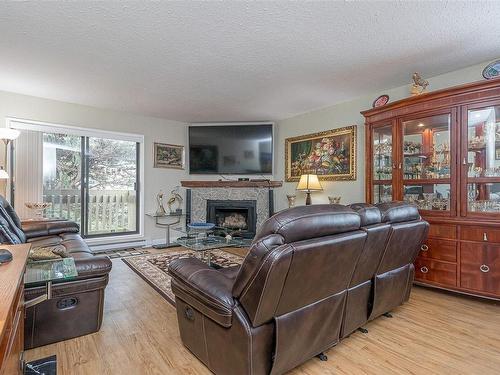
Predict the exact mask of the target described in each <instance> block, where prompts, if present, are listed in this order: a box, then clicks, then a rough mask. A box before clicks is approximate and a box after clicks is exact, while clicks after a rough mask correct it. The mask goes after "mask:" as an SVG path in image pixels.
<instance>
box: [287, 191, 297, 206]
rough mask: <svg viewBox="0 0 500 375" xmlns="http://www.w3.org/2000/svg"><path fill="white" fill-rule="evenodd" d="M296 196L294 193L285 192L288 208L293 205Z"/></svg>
mask: <svg viewBox="0 0 500 375" xmlns="http://www.w3.org/2000/svg"><path fill="white" fill-rule="evenodd" d="M296 198H297V196H296V195H295V194H287V195H286V199H288V208H292V207H295V199H296Z"/></svg>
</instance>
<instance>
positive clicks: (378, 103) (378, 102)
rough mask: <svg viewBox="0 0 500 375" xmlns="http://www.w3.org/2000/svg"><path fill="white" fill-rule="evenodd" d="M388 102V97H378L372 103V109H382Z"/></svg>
mask: <svg viewBox="0 0 500 375" xmlns="http://www.w3.org/2000/svg"><path fill="white" fill-rule="evenodd" d="M388 102H389V95H380V96H379V97H378V98H377V99H375V100H374V101H373V104H372V107H373V108H377V107H382V106H383V105H386V104H387V103H388Z"/></svg>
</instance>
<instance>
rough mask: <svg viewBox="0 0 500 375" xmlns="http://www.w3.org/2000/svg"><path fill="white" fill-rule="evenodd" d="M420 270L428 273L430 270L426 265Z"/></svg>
mask: <svg viewBox="0 0 500 375" xmlns="http://www.w3.org/2000/svg"><path fill="white" fill-rule="evenodd" d="M420 272H422V273H427V272H429V269H428V268H427V267H426V266H423V267H421V268H420Z"/></svg>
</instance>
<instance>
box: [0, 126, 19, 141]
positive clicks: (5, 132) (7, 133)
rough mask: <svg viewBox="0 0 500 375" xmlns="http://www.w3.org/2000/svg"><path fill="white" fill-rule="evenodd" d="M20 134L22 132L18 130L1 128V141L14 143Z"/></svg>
mask: <svg viewBox="0 0 500 375" xmlns="http://www.w3.org/2000/svg"><path fill="white" fill-rule="evenodd" d="M19 134H21V132H20V131H19V130H16V129H10V128H0V139H4V140H7V141H12V140H14V139H16V138H17V137H19Z"/></svg>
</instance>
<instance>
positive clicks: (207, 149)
mask: <svg viewBox="0 0 500 375" xmlns="http://www.w3.org/2000/svg"><path fill="white" fill-rule="evenodd" d="M272 169H273V126H272V124H263V125H260V124H259V125H193V126H190V127H189V173H191V174H271V173H272Z"/></svg>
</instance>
